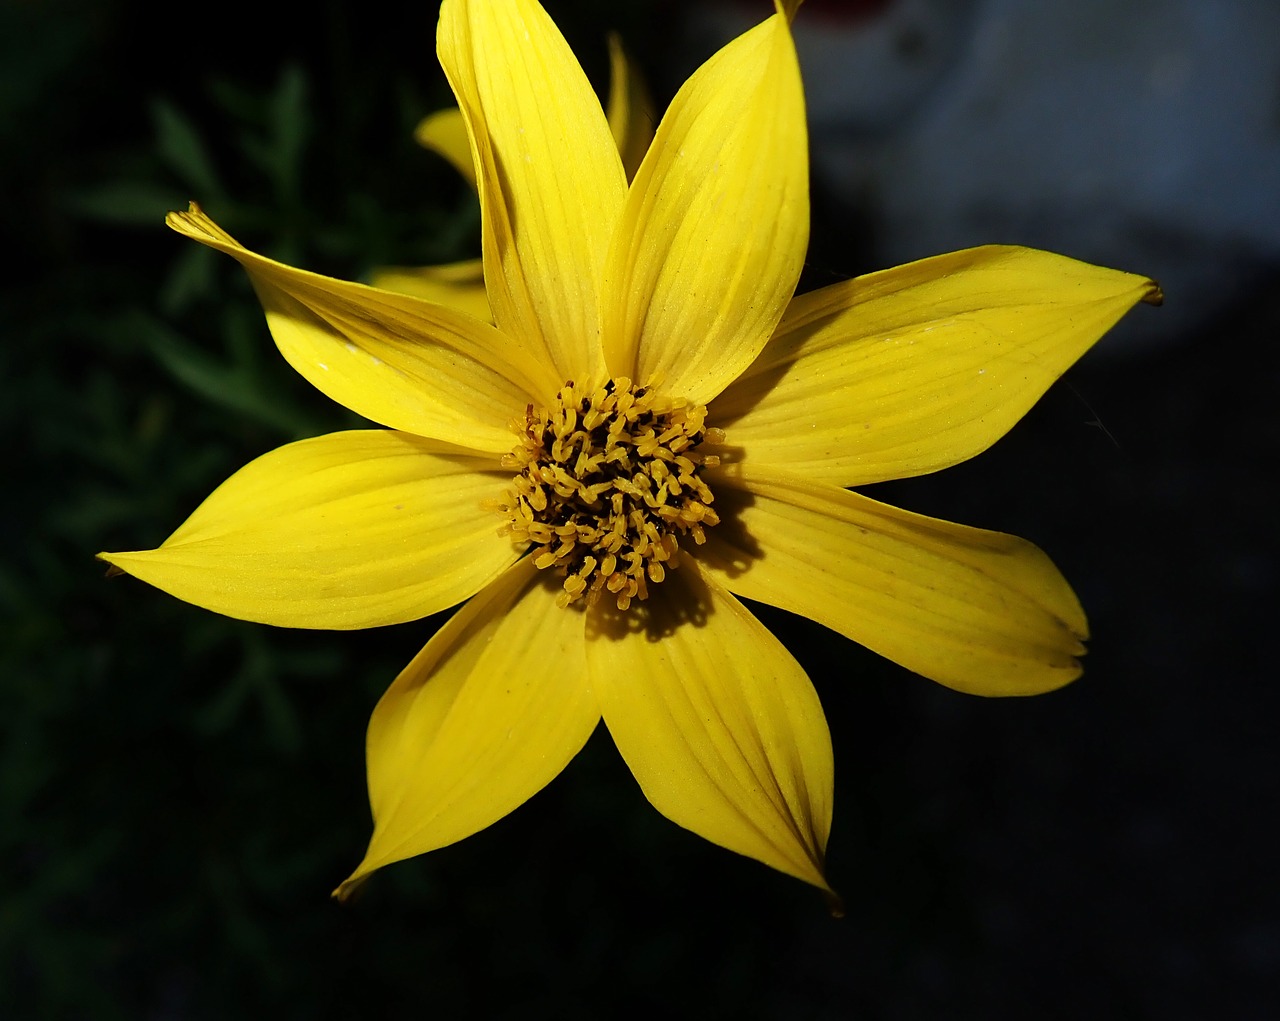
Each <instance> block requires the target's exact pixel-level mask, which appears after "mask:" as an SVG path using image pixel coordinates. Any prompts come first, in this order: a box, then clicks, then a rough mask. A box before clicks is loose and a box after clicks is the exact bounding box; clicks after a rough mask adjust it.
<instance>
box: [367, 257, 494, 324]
mask: <svg viewBox="0 0 1280 1021" xmlns="http://www.w3.org/2000/svg"><path fill="white" fill-rule="evenodd" d="M369 283H371V284H372V285H373V286H374V287H380V288H382V289H383V290H385V291H399V292H400V293H401V294H412V295H413V296H414V297H415V298H421V299H423V300H424V301H431V302H435V303H436V304H437V305H445V306H448V307H449V308H451V309H453V310H455V311H457V312H465V313H466V314H467V315H469V316H474V317H475V318H476V319H479V320H480V321H481V322H485V323H488V322H492V321H493V314H492V313H491V312H490V311H489V296H488V294H487V293H486V292H485V288H484V265H483V264H482V263H481V261H480V260H479V259H466V260H464V261H462V262H448V263H445V264H443V265H440V266H384V267H381V268H379V269H376V270H374V271H373V273H372V274H370V278H369Z"/></svg>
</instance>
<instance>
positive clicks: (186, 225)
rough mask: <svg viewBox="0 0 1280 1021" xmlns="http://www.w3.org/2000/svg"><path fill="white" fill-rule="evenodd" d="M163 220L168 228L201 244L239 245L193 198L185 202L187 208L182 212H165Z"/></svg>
mask: <svg viewBox="0 0 1280 1021" xmlns="http://www.w3.org/2000/svg"><path fill="white" fill-rule="evenodd" d="M164 222H165V226H167V227H168V228H169V229H170V230H176V231H177V232H178V233H179V234H182V235H183V236H185V237H189V238H191V239H192V240H193V241H199V242H200V243H201V244H206V245H207V244H209V243H210V242H217V243H221V244H226V245H234V246H236V247H240V244H239V242H238V241H236V239H235V238H233V237H232V236H231V235H230V234H228V233H227V232H226V231H225V230H223V229H222V228H221V227H219V226H218V225H217V224H216V223H214V222H213V220H211V219H210V218H209V216H208V214H206V213H205V211H204V210H203V209H201V208H200V204H199V203H198V202H196V201H194V200H192V201H191V202H189V203H187V208H186V210H185V211H183V212H179V211H178V210H173V211H172V212H170V213H167V214H166V215H165V218H164Z"/></svg>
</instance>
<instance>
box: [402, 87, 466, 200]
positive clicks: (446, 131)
mask: <svg viewBox="0 0 1280 1021" xmlns="http://www.w3.org/2000/svg"><path fill="white" fill-rule="evenodd" d="M413 138H414V141H416V142H417V143H418V144H419V145H421V146H423V147H424V148H426V149H430V150H431V151H432V152H434V153H437V154H439V155H441V156H443V157H444V158H445V159H447V160H448V161H449V162H450V163H452V164H453V168H454V169H455V170H456V171H457V172H458V173H459V174H461V175H462V176H463V177H464V178H465V179H466V182H467V183H468V184H469V185H471V187H473V188H474V187H475V186H476V165H475V163H473V162H472V160H471V143H470V142H469V141H468V140H467V124H466V121H464V120H463V119H462V111H461V110H458V109H457V108H456V107H455V108H453V109H449V110H437V111H436V112H435V113H433V114H430V115H429V116H427V117H424V118H423V119H422V120H421V121H419V122H418V126H417V128H415V129H414V132H413Z"/></svg>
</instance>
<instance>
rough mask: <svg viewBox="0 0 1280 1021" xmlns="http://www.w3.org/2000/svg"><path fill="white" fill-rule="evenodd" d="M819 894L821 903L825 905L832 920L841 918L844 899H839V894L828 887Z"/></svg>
mask: <svg viewBox="0 0 1280 1021" xmlns="http://www.w3.org/2000/svg"><path fill="white" fill-rule="evenodd" d="M821 893H822V903H823V904H825V905H826V907H827V914H829V915H830V916H831V917H832V918H843V917H844V898H843V897H841V896H840V894H838V893H836V892H835V890H833V889H831V888H830V887H827V888H826V889H825V890H822V891H821Z"/></svg>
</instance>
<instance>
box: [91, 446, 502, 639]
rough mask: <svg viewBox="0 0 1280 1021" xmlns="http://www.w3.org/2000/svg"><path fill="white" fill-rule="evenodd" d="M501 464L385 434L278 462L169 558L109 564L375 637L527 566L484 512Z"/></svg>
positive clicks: (242, 486)
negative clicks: (371, 631)
mask: <svg viewBox="0 0 1280 1021" xmlns="http://www.w3.org/2000/svg"><path fill="white" fill-rule="evenodd" d="M496 467H497V465H496V464H495V462H494V461H493V460H492V459H490V458H479V457H475V456H474V455H468V454H465V453H462V454H460V453H458V452H456V451H450V450H447V449H445V448H443V447H442V446H441V445H439V444H433V443H431V442H430V441H428V440H423V439H420V438H419V437H416V436H410V435H407V434H405V433H397V432H390V431H387V430H381V429H376V430H375V429H371V430H358V431H353V432H341V433H332V434H330V435H328V436H318V437H316V438H315V439H310V440H301V441H299V442H298V443H290V444H288V445H287V446H283V447H280V448H279V449H277V450H273V451H272V452H271V453H269V454H264V455H263V456H262V457H260V458H258V459H257V460H255V461H252V462H250V463H249V464H247V465H246V466H245V467H244V468H241V469H240V471H238V472H236V474H234V475H232V476H231V478H229V479H228V480H227V481H226V482H224V483H223V484H222V485H221V486H219V487H218V488H217V489H216V490H214V492H213V493H212V495H210V496H209V498H208V499H207V500H205V501H204V503H202V504H201V505H200V506H199V507H198V508H196V511H195V513H193V514H192V515H191V517H189V518H188V519H187V520H186V521H185V522H184V523H183V524H182V526H181V527H180V528H179V529H178V530H177V531H176V532H174V533H173V535H171V536H170V537H169V538H168V539H166V540H165V542H164V544H163V545H162V546H160V548H159V549H153V550H143V551H139V552H133V553H102V554H99V556H100V557H101V558H102V559H103V560H105V561H107V562H108V563H110V564H112V565H114V566H115V567H117V568H119V569H120V570H122V571H126V572H128V573H129V574H132V575H134V576H135V577H137V578H141V579H142V580H143V581H145V582H147V583H148V584H151V585H154V586H156V588H159V589H163V590H164V591H165V592H168V593H170V594H171V595H174V596H177V597H178V598H179V599H184V600H186V601H187V602H189V603H195V604H196V605H197V606H203V607H205V608H206V609H209V610H213V611H215V612H216V613H224V614H226V615H227V616H229V617H238V618H240V619H241V620H254V621H259V622H261V623H264V624H276V625H279V626H282V627H303V628H363V627H375V626H378V625H382V624H396V623H400V622H402V621H406V620H416V619H417V618H419V617H424V616H426V615H427V614H429V613H435V612H437V611H439V610H443V609H446V608H448V607H450V606H452V605H454V604H455V603H458V602H461V601H462V600H463V599H466V598H467V597H468V596H470V595H472V594H473V593H474V592H476V591H477V590H479V589H480V588H481V587H483V586H484V585H486V584H488V583H489V582H490V581H492V580H493V579H494V578H496V577H498V576H499V575H501V574H502V572H503V571H504V570H506V568H507V567H509V566H510V565H511V564H512V563H513V562H514V561H515V559H516V558H517V557H518V556H519V555H520V550H519V549H518V548H517V547H515V546H513V545H512V543H511V542H510V540H508V539H504V538H500V537H499V536H498V535H497V525H498V524H499V521H498V518H497V516H496V515H493V514H489V513H486V512H485V511H483V510H482V509H481V503H482V502H483V501H485V500H487V499H493V498H494V497H495V496H499V495H501V493H502V491H503V485H504V483H506V482H508V481H509V478H510V476H509V473H507V472H502V471H494V469H495V468H496Z"/></svg>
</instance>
